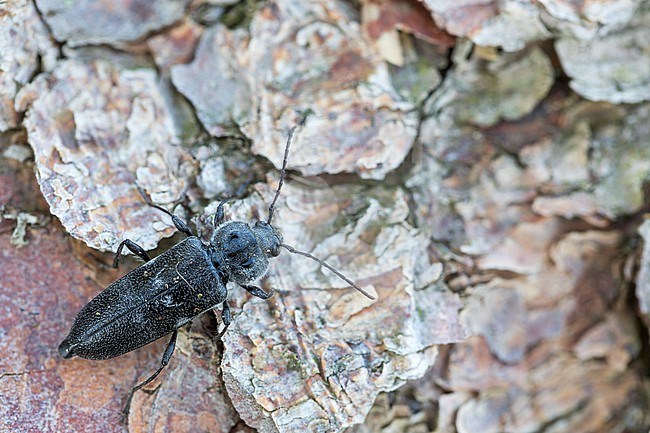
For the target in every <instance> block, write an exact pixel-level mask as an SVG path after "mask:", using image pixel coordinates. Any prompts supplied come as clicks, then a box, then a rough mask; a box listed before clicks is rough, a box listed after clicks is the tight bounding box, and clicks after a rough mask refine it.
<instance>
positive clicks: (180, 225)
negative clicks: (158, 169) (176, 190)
mask: <svg viewBox="0 0 650 433" xmlns="http://www.w3.org/2000/svg"><path fill="white" fill-rule="evenodd" d="M138 191H140V195H141V196H142V198H144V201H146V202H147V204H148V205H149V206H151V207H155V208H156V209H158V210H159V211H161V212H164V213H166V214H167V215H169V216H170V217H171V218H172V222H173V223H174V226H175V227H176V229H177V230H179V231H181V232H183V233H185V234H186V235H187V236H196V235H195V234H194V233H192V230H190V228H189V227H188V226H187V224H185V222H184V221H183V220H182V219H180V218H179V217H177V216H176V215H174V214H173V213H171V212H170V211H168V210H167V209H165V208H164V207H161V206H158V205H157V204H155V203H154V202H152V201H151V198H150V197H149V196H148V195H147V194H146V193H145V192H144V190H142V189H141V188H138Z"/></svg>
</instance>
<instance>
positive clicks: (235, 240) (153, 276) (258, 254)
mask: <svg viewBox="0 0 650 433" xmlns="http://www.w3.org/2000/svg"><path fill="white" fill-rule="evenodd" d="M303 122H304V121H303ZM301 123H302V122H301ZM295 129H296V126H294V127H293V128H291V130H290V131H289V135H288V138H287V144H286V146H285V149H284V158H283V161H282V169H281V170H280V181H279V184H278V188H277V190H276V192H275V196H274V197H273V200H272V202H271V204H270V206H269V210H268V219H267V220H266V221H257V222H255V223H254V224H248V223H245V222H241V221H228V222H225V218H224V209H223V206H224V204H225V203H226V202H227V200H222V201H221V202H220V203H219V206H218V207H217V212H216V213H215V215H214V219H213V225H214V228H215V231H214V234H213V236H212V239H211V240H210V242H209V243H207V244H206V243H204V242H203V241H201V239H200V238H199V237H198V236H196V235H195V234H194V233H193V232H192V231H191V230H190V228H189V227H188V226H187V224H185V222H183V220H181V219H180V218H179V217H177V216H176V215H174V214H173V213H171V212H170V211H168V210H167V209H164V208H162V207H160V206H158V205H156V204H154V203H153V202H151V199H149V197H148V196H147V195H146V194H144V192H143V191H141V194H142V196H143V197H144V199H145V201H146V202H147V204H148V205H149V206H153V207H154V208H156V209H158V210H160V211H162V212H164V213H166V214H167V215H169V216H170V217H171V219H172V222H173V223H174V226H176V228H177V229H178V230H179V231H181V232H183V233H184V234H186V235H187V236H188V237H187V238H186V239H184V240H183V241H181V242H179V243H178V244H176V245H175V246H173V247H172V248H170V249H169V250H167V251H165V252H164V253H162V254H160V255H159V256H157V257H155V258H153V259H151V258H150V257H149V255H148V254H147V253H146V252H145V250H144V249H143V248H142V247H140V246H139V245H137V244H136V243H135V242H133V241H131V240H129V239H125V240H124V241H122V242H121V243H120V245H119V247H118V248H117V252H116V254H115V259H114V261H113V267H115V268H117V265H118V260H119V258H120V255H121V254H122V249H123V248H124V247H126V248H127V249H128V250H129V251H131V252H132V253H133V254H135V255H137V256H138V257H140V258H141V259H142V260H144V262H145V263H144V264H142V265H141V266H139V267H137V268H135V269H133V270H132V271H131V272H129V273H127V274H126V275H125V276H123V277H122V278H120V279H118V280H117V281H115V282H114V283H113V284H111V285H110V286H108V287H107V288H106V289H104V290H103V291H102V292H101V293H100V294H99V295H97V296H96V297H95V298H94V299H92V300H91V301H90V302H89V303H88V304H87V305H86V306H85V307H83V308H82V309H81V311H80V312H79V314H78V315H77V317H76V319H75V321H74V324H73V325H72V328H71V329H70V333H69V335H68V336H67V337H66V338H65V340H63V342H62V343H61V345H60V346H59V354H60V355H61V356H62V357H63V358H65V359H68V358H71V357H73V356H79V357H81V358H86V359H110V358H114V357H117V356H120V355H123V354H125V353H127V352H131V351H133V350H135V349H138V348H140V347H142V346H144V345H146V344H148V343H151V342H153V341H155V340H158V339H159V338H162V337H164V336H165V335H167V334H170V333H171V338H170V340H169V343H168V344H167V347H166V349H165V351H164V353H163V356H162V360H161V363H160V366H159V368H158V369H157V370H156V371H155V372H154V373H153V374H152V375H151V376H149V377H148V378H147V379H146V380H144V381H143V382H141V383H140V384H138V385H137V386H135V387H134V388H133V389H132V391H131V394H130V395H129V398H128V400H127V404H126V407H125V413H126V412H127V411H128V408H129V404H130V401H131V398H132V397H133V393H134V392H136V391H137V390H138V389H140V388H142V387H143V386H145V385H147V384H149V383H150V382H151V381H153V380H154V379H155V378H156V377H157V376H158V375H159V374H160V372H161V371H162V370H163V369H164V368H165V366H166V365H167V364H168V363H169V360H170V359H171V356H172V354H173V352H174V348H175V346H176V338H177V336H178V329H179V328H181V327H182V326H183V325H185V324H186V323H188V322H190V321H191V320H192V319H193V318H195V317H197V316H198V315H200V314H202V313H204V312H206V311H208V310H211V309H213V308H215V307H217V306H218V305H219V304H221V306H222V310H221V319H222V321H223V324H224V328H223V330H222V331H221V332H220V333H219V336H218V338H221V337H222V336H223V334H224V333H225V332H226V330H227V329H228V326H229V325H230V323H231V320H232V318H231V313H230V308H229V307H228V304H227V302H226V297H227V290H226V284H227V283H228V282H234V283H237V284H238V285H239V286H241V287H242V288H244V289H245V290H247V291H248V292H249V293H250V294H252V295H253V296H257V297H258V298H261V299H268V298H270V297H271V296H272V295H273V292H272V291H271V292H266V291H264V290H262V289H261V288H260V287H257V286H255V285H253V284H252V283H254V282H255V281H257V280H258V279H260V278H261V277H263V276H264V275H265V274H266V272H267V271H268V267H269V261H268V259H270V258H273V257H277V256H278V255H279V254H280V250H281V248H284V249H286V250H287V251H289V252H291V253H294V254H299V255H302V256H305V257H308V258H310V259H312V260H315V261H317V262H318V263H320V264H321V265H322V266H324V267H326V268H327V269H329V270H330V271H332V272H333V273H334V274H336V275H337V276H338V277H339V278H341V279H343V280H345V282H347V283H348V284H349V285H350V286H352V287H354V288H355V289H356V290H358V291H359V292H361V293H363V294H364V295H365V296H366V297H368V298H370V299H373V300H374V299H375V298H374V297H373V296H372V295H370V294H369V293H368V292H366V291H365V290H363V289H361V288H360V287H359V286H358V285H356V284H355V283H354V282H353V281H352V280H350V279H349V278H347V277H346V276H344V275H343V274H341V273H340V272H339V271H337V270H336V269H334V268H333V267H332V266H330V265H329V264H327V263H325V262H324V261H322V260H320V259H319V258H317V257H315V256H313V255H311V254H310V253H307V252H303V251H299V250H297V249H295V248H293V247H292V246H290V245H287V244H285V243H283V241H282V235H281V234H280V232H279V231H278V229H277V228H275V227H274V226H273V225H271V221H272V219H273V213H274V211H275V204H276V202H277V200H278V197H279V196H280V191H281V189H282V185H283V183H284V178H285V174H286V168H287V160H288V157H289V148H290V145H291V139H292V137H293V134H294V131H295Z"/></svg>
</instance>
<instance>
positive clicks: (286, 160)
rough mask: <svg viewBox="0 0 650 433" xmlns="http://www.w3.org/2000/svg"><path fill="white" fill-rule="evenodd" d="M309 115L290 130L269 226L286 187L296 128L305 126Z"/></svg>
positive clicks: (268, 221) (271, 208)
mask: <svg viewBox="0 0 650 433" xmlns="http://www.w3.org/2000/svg"><path fill="white" fill-rule="evenodd" d="M308 115H309V113H306V114H305V115H304V116H303V118H302V119H301V120H300V122H298V124H297V125H296V126H294V127H293V128H291V129H290V130H289V136H288V137H287V145H286V146H285V147H284V159H282V168H281V169H280V182H279V183H278V189H277V190H276V191H275V196H274V197H273V201H272V202H271V205H270V206H269V219H268V220H267V221H266V222H267V223H268V224H271V220H272V219H273V212H275V202H277V201H278V197H280V190H281V189H282V185H284V177H285V175H286V173H287V162H288V161H289V147H290V146H291V139H292V138H293V133H294V132H295V131H296V128H298V127H299V126H303V125H304V124H305V122H306V121H307V116H308Z"/></svg>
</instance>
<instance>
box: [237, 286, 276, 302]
mask: <svg viewBox="0 0 650 433" xmlns="http://www.w3.org/2000/svg"><path fill="white" fill-rule="evenodd" d="M242 287H243V288H244V290H246V291H247V292H248V293H250V294H251V295H253V296H257V297H258V298H260V299H269V298H270V297H271V296H273V291H270V292H265V291H264V290H262V289H261V288H259V287H256V286H248V285H244V286H242Z"/></svg>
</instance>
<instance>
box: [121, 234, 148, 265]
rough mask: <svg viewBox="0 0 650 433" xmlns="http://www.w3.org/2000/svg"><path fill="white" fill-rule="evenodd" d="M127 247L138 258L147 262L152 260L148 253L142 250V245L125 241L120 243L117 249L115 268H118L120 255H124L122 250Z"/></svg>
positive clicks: (128, 240) (129, 240)
mask: <svg viewBox="0 0 650 433" xmlns="http://www.w3.org/2000/svg"><path fill="white" fill-rule="evenodd" d="M125 246H126V247H127V248H128V249H129V251H131V252H132V253H133V254H135V255H137V256H138V257H140V258H141V259H142V260H144V261H145V262H148V261H149V260H151V259H150V258H149V256H148V255H147V253H146V252H145V250H144V248H142V247H141V246H140V245H138V244H136V243H135V242H133V241H132V240H131V239H124V240H123V241H122V242H121V243H120V246H119V247H117V252H116V253H115V258H114V259H113V267H114V268H117V262H118V261H119V260H120V255H121V254H122V248H124V247H125Z"/></svg>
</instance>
